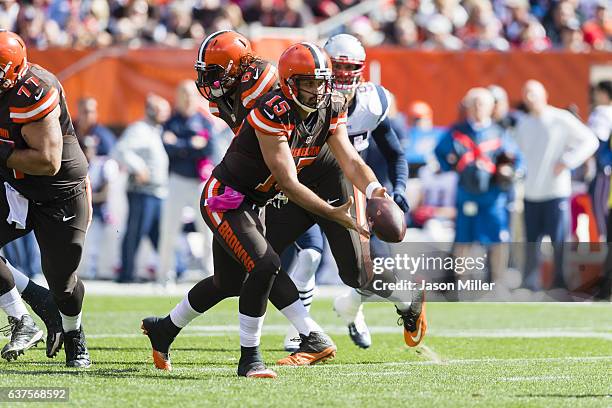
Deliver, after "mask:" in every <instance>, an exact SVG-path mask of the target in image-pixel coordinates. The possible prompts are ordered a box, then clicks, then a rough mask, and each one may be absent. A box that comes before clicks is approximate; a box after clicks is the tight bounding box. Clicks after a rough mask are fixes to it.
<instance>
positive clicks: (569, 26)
mask: <svg viewBox="0 0 612 408" xmlns="http://www.w3.org/2000/svg"><path fill="white" fill-rule="evenodd" d="M560 35H561V48H562V49H564V50H567V51H571V52H587V51H589V49H590V48H589V46H588V44H587V43H586V42H584V36H583V34H582V30H581V29H580V23H579V22H578V20H577V19H573V20H569V21H568V22H567V23H566V24H565V25H563V26H562V27H561V31H560Z"/></svg>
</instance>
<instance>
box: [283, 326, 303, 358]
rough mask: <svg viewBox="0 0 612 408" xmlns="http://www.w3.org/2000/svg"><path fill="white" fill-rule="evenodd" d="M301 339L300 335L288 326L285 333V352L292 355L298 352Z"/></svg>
mask: <svg viewBox="0 0 612 408" xmlns="http://www.w3.org/2000/svg"><path fill="white" fill-rule="evenodd" d="M301 342H302V339H301V338H300V334H299V333H298V331H297V330H296V329H295V327H293V326H289V330H288V331H287V335H286V336H285V344H284V345H285V351H288V352H290V353H294V352H296V351H298V349H299V348H300V343H301Z"/></svg>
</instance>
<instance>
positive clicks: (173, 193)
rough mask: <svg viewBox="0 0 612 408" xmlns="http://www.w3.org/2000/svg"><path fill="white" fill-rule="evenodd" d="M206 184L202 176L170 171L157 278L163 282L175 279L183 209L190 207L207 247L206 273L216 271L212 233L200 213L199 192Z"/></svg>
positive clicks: (205, 254)
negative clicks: (197, 176)
mask: <svg viewBox="0 0 612 408" xmlns="http://www.w3.org/2000/svg"><path fill="white" fill-rule="evenodd" d="M202 188H203V183H202V182H200V180H199V179H194V178H188V177H183V176H180V175H178V174H174V173H170V178H169V180H168V197H167V198H166V201H165V203H164V206H163V208H162V216H161V226H160V236H159V269H158V271H157V280H158V282H160V283H167V282H174V281H175V280H176V271H175V265H176V259H175V254H176V244H177V241H178V240H177V238H178V236H179V234H180V233H181V230H182V228H183V222H182V215H183V209H184V208H185V207H187V206H189V207H192V208H193V209H194V210H195V226H196V229H197V231H198V232H199V233H200V234H202V238H203V242H204V248H203V252H202V253H203V258H202V263H203V265H202V269H203V271H204V275H205V276H209V275H211V274H212V272H213V262H212V238H213V235H212V232H211V231H210V229H209V228H208V226H207V225H206V223H205V222H204V219H203V218H202V216H201V215H200V195H201V193H202Z"/></svg>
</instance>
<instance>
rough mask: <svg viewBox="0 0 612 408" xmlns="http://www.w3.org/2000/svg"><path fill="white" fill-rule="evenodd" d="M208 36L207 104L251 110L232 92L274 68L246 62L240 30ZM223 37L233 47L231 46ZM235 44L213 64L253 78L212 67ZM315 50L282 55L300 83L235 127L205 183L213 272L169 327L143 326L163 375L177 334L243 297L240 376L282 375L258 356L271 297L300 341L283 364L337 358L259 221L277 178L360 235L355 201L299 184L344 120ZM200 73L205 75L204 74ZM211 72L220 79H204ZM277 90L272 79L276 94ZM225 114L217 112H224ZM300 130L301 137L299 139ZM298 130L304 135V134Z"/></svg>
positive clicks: (269, 98)
mask: <svg viewBox="0 0 612 408" xmlns="http://www.w3.org/2000/svg"><path fill="white" fill-rule="evenodd" d="M216 34H217V33H216ZM213 36H215V34H213V35H212V36H211V37H213ZM211 37H209V38H207V39H206V40H205V41H204V43H203V46H202V47H201V49H200V53H199V60H198V63H197V64H196V70H197V71H198V77H199V78H198V87H199V88H201V90H202V93H203V94H204V96H205V97H210V98H211V99H212V100H215V99H216V100H217V101H219V98H224V102H226V103H227V104H228V105H229V106H232V107H233V108H236V106H237V105H238V104H240V105H241V106H244V108H246V105H247V104H248V102H247V103H243V101H244V97H243V95H245V96H246V97H248V96H250V95H252V94H253V93H249V92H247V93H246V94H245V93H244V92H239V90H241V88H240V85H238V86H239V88H238V90H237V89H236V88H234V86H236V85H237V84H241V83H246V82H247V81H248V79H250V78H249V76H252V75H254V74H252V73H253V72H255V71H259V69H261V68H263V72H266V67H270V68H267V69H268V73H269V72H270V71H269V70H271V69H273V68H272V67H271V66H270V65H267V63H264V62H259V63H258V64H255V66H253V61H255V60H256V59H255V58H252V57H251V56H250V55H249V54H250V52H251V50H250V46H249V45H248V41H247V40H246V39H245V38H244V37H242V36H240V35H238V34H236V33H233V32H224V33H221V34H217V36H215V37H213V38H211ZM218 37H221V38H218ZM224 37H226V38H229V40H228V41H226V40H225V38H224ZM215 38H216V39H217V40H218V41H215ZM220 40H223V41H220ZM230 40H231V41H230ZM235 40H236V41H238V42H239V45H240V46H241V51H240V52H237V53H236V54H234V55H233V56H232V57H230V58H229V59H225V60H220V59H217V60H216V61H217V63H221V62H222V63H224V64H225V65H228V66H236V65H237V62H239V61H248V60H250V64H249V65H246V64H245V66H246V69H247V70H248V69H249V67H251V68H250V69H251V71H246V72H251V74H250V75H248V76H246V77H245V72H244V71H237V72H235V73H232V71H231V70H230V69H227V67H226V66H225V65H224V66H223V67H222V69H219V68H217V67H210V66H209V64H212V65H216V63H212V62H209V59H208V53H209V52H210V53H211V54H215V53H222V51H223V49H226V48H230V49H231V48H234V45H235V44H236V42H235ZM228 44H229V46H228ZM313 47H314V46H312V45H303V44H298V45H296V46H293V47H292V48H290V49H289V50H287V51H286V52H285V53H284V54H283V56H282V57H281V60H280V62H279V66H280V67H281V71H282V70H284V72H285V76H286V77H287V78H291V81H295V82H296V83H297V82H299V85H297V84H296V85H294V87H293V88H292V89H291V90H286V91H281V90H279V89H276V91H271V92H267V93H266V94H265V95H264V96H262V97H260V98H259V99H257V100H256V102H255V106H254V108H253V110H252V111H251V113H250V114H249V117H248V120H247V121H245V122H244V123H243V125H242V126H240V125H239V124H238V126H234V128H238V127H240V130H239V132H238V134H237V136H236V137H235V138H234V140H233V141H232V144H231V146H230V148H229V150H228V152H227V153H226V155H225V157H224V159H223V161H222V162H221V163H220V164H219V165H218V166H217V167H216V168H215V170H214V171H213V175H212V177H211V178H210V179H209V180H208V182H207V183H206V184H205V187H204V191H203V193H202V194H203V195H202V208H201V209H202V216H203V217H204V219H205V221H206V223H207V224H208V225H209V227H210V228H211V230H212V231H213V234H214V237H215V239H214V242H213V256H214V264H215V273H214V276H212V277H209V278H207V279H204V280H203V281H201V282H199V283H198V284H197V285H196V286H195V287H194V288H192V290H191V291H190V292H189V293H188V295H187V296H186V297H185V299H184V300H183V301H182V302H181V303H179V304H178V305H177V306H176V307H175V308H174V309H173V310H172V311H171V313H170V315H168V316H166V317H165V318H163V319H159V318H155V317H152V318H147V319H144V320H143V322H142V328H143V331H144V332H145V334H147V335H148V337H149V339H150V341H151V344H152V347H153V357H154V362H155V365H156V367H158V368H161V369H166V370H169V369H171V364H170V359H169V348H170V345H171V343H172V341H173V340H174V338H175V337H176V335H177V334H178V333H179V331H180V329H181V328H183V327H185V326H186V325H187V324H188V323H189V322H190V321H191V320H193V319H194V318H195V317H197V316H198V315H200V314H202V313H204V312H205V311H206V310H208V309H210V308H211V307H212V306H214V305H215V304H216V303H218V302H219V301H221V300H222V299H224V298H226V297H230V296H240V301H239V320H240V343H241V358H240V361H239V364H238V375H240V376H246V377H276V373H274V372H273V371H271V370H268V369H267V368H266V367H265V365H264V363H263V360H262V357H261V355H260V353H259V339H260V333H261V327H262V324H263V316H264V314H265V310H266V304H267V300H268V297H269V298H270V300H271V302H272V303H273V304H274V306H275V307H277V308H278V309H279V310H280V311H281V312H282V313H283V314H284V315H285V316H287V318H288V319H289V320H290V321H291V322H292V323H293V324H294V326H295V327H297V329H298V331H299V332H300V335H301V336H302V345H301V349H300V350H299V351H298V352H297V353H295V354H293V355H292V356H289V357H288V358H287V359H285V360H284V361H283V364H289V365H305V364H315V363H317V362H320V361H324V360H326V359H329V358H332V357H333V356H334V355H335V353H336V347H335V345H334V344H333V342H332V341H331V339H330V338H329V337H328V336H327V335H325V334H324V333H323V332H322V329H321V328H320V327H319V326H318V325H317V324H316V322H314V321H313V320H312V319H311V318H310V316H309V315H308V313H307V311H306V310H305V309H304V306H303V305H302V303H301V302H300V301H299V296H298V292H297V289H296V288H295V285H294V284H293V282H292V281H291V279H290V278H289V277H288V276H287V274H286V273H285V272H284V271H283V270H282V269H281V268H280V259H279V257H278V255H277V253H276V252H275V251H274V249H273V247H272V246H271V245H270V244H269V242H268V241H267V240H266V237H265V236H264V234H263V229H264V228H263V225H262V222H261V221H260V218H259V217H260V212H261V211H260V208H261V207H263V206H264V205H265V204H266V203H267V202H268V201H269V200H270V199H272V198H273V197H274V196H275V195H276V194H277V193H278V187H277V181H276V180H279V182H278V185H279V186H283V187H284V190H286V191H288V195H290V196H292V197H294V199H295V200H296V201H297V202H300V203H302V205H304V206H306V207H308V208H309V209H311V210H312V211H313V212H315V213H318V214H321V215H322V216H325V217H327V218H328V219H330V220H331V222H338V223H341V224H342V225H343V226H344V228H358V227H357V226H356V224H355V221H354V220H353V219H352V218H351V216H350V215H349V214H348V211H347V209H348V207H349V206H350V204H351V203H350V202H349V203H346V204H345V205H344V206H343V207H332V206H330V205H329V204H327V203H325V202H322V201H321V200H320V199H319V198H318V197H317V196H316V195H314V194H313V193H312V192H311V191H310V190H308V189H307V188H305V187H304V186H302V185H301V184H299V183H298V182H297V176H296V174H297V170H296V168H298V167H302V166H304V165H307V164H308V163H310V162H312V160H313V159H314V157H316V155H317V153H318V152H319V151H320V150H321V146H322V145H324V144H325V143H326V141H327V137H328V134H329V130H330V127H333V128H335V127H336V126H337V125H338V122H339V121H340V122H341V121H342V120H343V118H345V112H344V111H343V110H342V109H343V107H344V103H343V100H339V101H332V100H331V63H330V62H329V60H327V59H325V58H324V57H323V55H324V54H323V52H322V51H321V50H320V49H318V48H316V47H315V48H313ZM315 53H316V55H318V57H319V58H320V59H319V60H317V61H316V64H315V61H314V60H313V57H312V55H315ZM304 56H308V58H309V60H306V62H305V63H303V62H301V58H303V57H304ZM232 58H233V59H232ZM228 60H229V61H230V62H229V63H228ZM309 61H310V64H308V62H309ZM200 62H202V63H200ZM202 70H204V71H205V72H204V73H202V72H201V71H202ZM220 71H221V72H224V74H223V75H221V76H219V75H217V74H216V73H217V72H220ZM206 72H212V73H213V74H214V75H212V76H207V73H206ZM272 72H274V71H272ZM227 75H233V76H242V79H243V80H244V81H242V80H241V81H239V82H237V79H238V78H233V79H227V78H225V76H227ZM260 75H261V72H259V73H258V74H257V73H256V74H255V76H257V77H260V78H261V76H260ZM267 75H268V74H265V75H264V78H265V77H266V76H267ZM268 81H269V80H265V82H263V83H264V85H261V84H260V85H257V86H256V88H255V92H259V91H258V89H265V88H266V87H267V85H265V84H266V83H268ZM274 83H276V81H275V80H274V81H273V82H271V83H270V85H269V87H272V86H273V85H274ZM223 84H225V85H223ZM231 85H234V86H231ZM215 90H217V91H218V92H216V94H217V95H218V96H217V97H215V95H214V93H213V92H215ZM291 92H293V94H297V93H299V94H300V96H301V97H302V98H304V99H303V100H304V101H305V102H306V103H308V104H310V105H308V106H307V105H304V104H303V103H302V102H301V100H300V99H296V100H294V99H288V98H289V95H290V94H291ZM232 95H233V97H234V98H235V99H233V98H232ZM286 95H287V96H286ZM300 103H302V105H300ZM217 106H219V105H217ZM302 106H303V107H302ZM310 106H314V107H310ZM222 112H223V111H222V110H221V109H220V110H219V113H220V114H223V113H222ZM232 112H233V114H234V118H231V114H227V116H226V118H228V117H229V118H231V119H232V120H236V121H237V120H239V118H240V115H242V114H243V113H244V112H246V110H245V109H243V108H242V107H241V108H239V109H236V110H233V111H232ZM264 115H265V116H264ZM300 115H301V116H300ZM321 116H322V117H321ZM313 118H314V119H313ZM303 122H309V124H308V125H305V124H304V123H303ZM236 123H237V122H236ZM300 126H305V128H304V129H302V128H300ZM296 127H298V128H299V129H300V130H299V131H295V129H296ZM298 132H300V133H302V134H304V137H301V136H298ZM294 133H295V136H293V135H294ZM305 158H306V159H307V160H304V159H305ZM245 278H246V279H245Z"/></svg>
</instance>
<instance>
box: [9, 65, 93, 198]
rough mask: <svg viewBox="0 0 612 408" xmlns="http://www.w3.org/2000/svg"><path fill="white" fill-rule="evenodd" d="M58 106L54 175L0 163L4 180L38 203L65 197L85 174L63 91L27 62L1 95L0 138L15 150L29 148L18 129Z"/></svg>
mask: <svg viewBox="0 0 612 408" xmlns="http://www.w3.org/2000/svg"><path fill="white" fill-rule="evenodd" d="M57 106H59V107H60V117H59V122H60V126H61V129H62V134H63V135H64V136H63V150H62V163H61V167H60V169H59V172H58V173H57V174H55V175H54V176H34V175H29V174H23V173H21V172H19V171H17V170H15V169H12V168H8V167H6V166H2V165H0V177H1V178H2V179H3V180H4V181H6V182H8V183H9V184H10V185H11V186H13V187H14V188H15V189H16V190H17V191H19V192H20V193H21V194H22V195H23V196H24V197H26V198H28V199H29V200H33V201H36V202H41V203H44V202H48V201H54V200H57V199H61V198H64V197H66V195H67V194H70V193H71V192H72V190H74V188H75V187H76V186H78V185H79V184H81V183H83V181H84V180H85V178H86V177H87V159H86V158H85V155H84V154H83V151H82V150H81V147H80V146H79V142H78V140H77V138H76V135H75V132H74V127H73V126H72V120H71V119H70V114H69V113H68V107H67V105H66V99H65V97H64V90H63V89H62V85H61V84H60V82H59V81H58V79H57V78H56V77H55V76H54V75H53V74H52V73H50V72H49V71H47V70H46V69H44V68H42V67H40V66H38V65H35V64H29V67H28V71H27V72H26V74H25V75H24V76H23V77H22V78H21V80H20V81H19V82H17V84H15V86H14V87H12V88H11V89H9V90H8V91H6V92H4V93H2V94H0V137H2V138H5V139H10V140H12V141H13V142H14V143H15V149H27V148H28V144H27V142H26V141H25V139H24V138H23V136H22V134H21V128H22V127H23V126H26V125H27V124H28V123H32V122H35V121H38V120H42V119H43V118H44V117H45V116H47V115H48V114H49V113H51V112H52V111H53V110H54V109H55V108H56V107H57ZM40 137H44V135H40Z"/></svg>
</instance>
